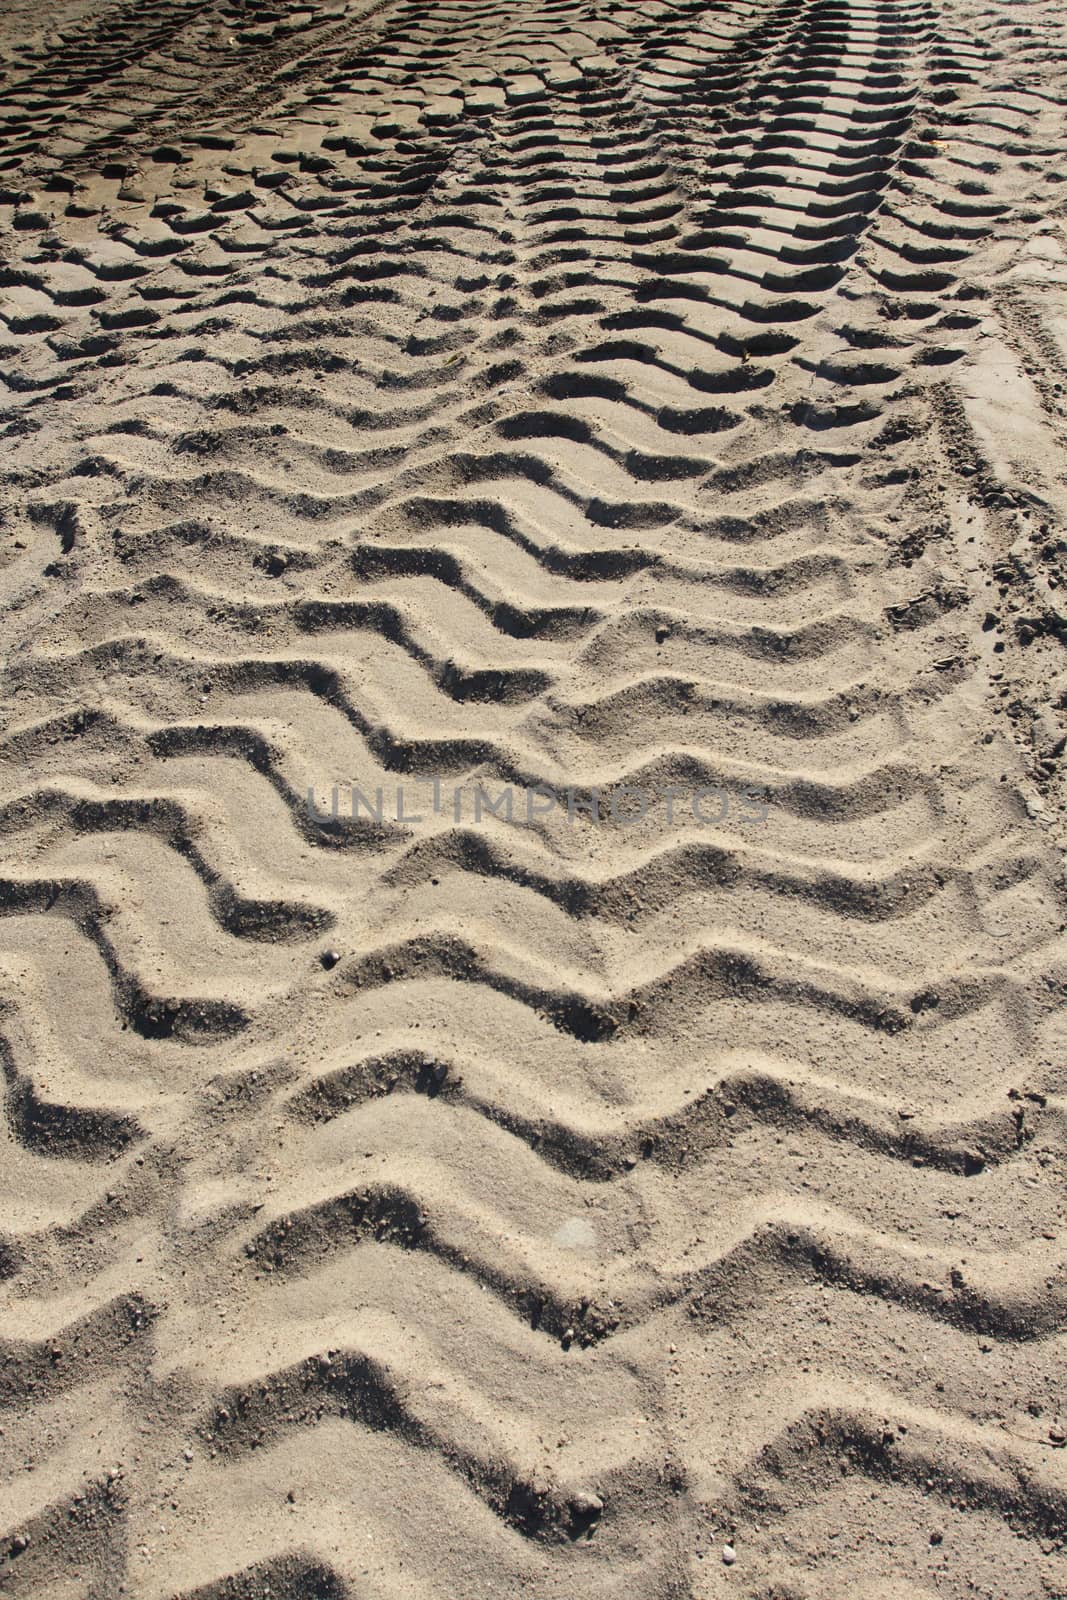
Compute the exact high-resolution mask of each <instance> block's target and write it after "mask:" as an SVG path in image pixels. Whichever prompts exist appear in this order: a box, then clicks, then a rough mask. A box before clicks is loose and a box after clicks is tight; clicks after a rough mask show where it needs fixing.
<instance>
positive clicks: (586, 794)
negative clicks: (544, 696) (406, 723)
mask: <svg viewBox="0 0 1067 1600" xmlns="http://www.w3.org/2000/svg"><path fill="white" fill-rule="evenodd" d="M769 811H770V801H769V799H768V797H767V795H766V794H765V793H760V792H759V791H757V790H747V789H746V790H735V789H730V788H726V787H725V786H724V785H721V784H719V785H707V786H705V787H702V788H699V789H695V788H692V787H682V786H675V785H673V784H671V785H668V786H667V787H666V788H662V789H652V788H647V787H643V786H639V785H637V784H632V783H622V784H616V785H614V786H613V787H611V788H605V789H599V788H578V787H576V786H574V785H568V786H567V787H565V788H558V789H556V788H549V787H548V785H547V784H535V785H534V786H533V787H532V788H527V787H524V786H523V785H519V784H505V785H504V786H503V787H502V788H500V789H499V790H498V791H497V792H496V793H495V794H490V792H489V790H488V789H487V788H486V787H485V785H484V784H482V783H474V784H470V785H466V786H463V785H460V786H456V785H452V786H451V787H450V788H449V789H447V790H446V788H445V786H444V784H443V783H442V781H441V779H440V778H426V779H423V780H422V781H421V782H418V783H415V782H413V783H411V785H410V786H406V785H404V784H397V785H396V787H395V788H392V787H390V788H388V789H386V788H385V787H383V786H381V785H379V786H378V787H377V788H375V789H373V790H372V791H371V792H370V793H368V792H367V791H366V790H364V789H361V788H359V787H358V786H357V785H356V784H354V783H349V784H337V783H335V784H333V785H332V786H331V787H330V790H329V798H328V800H327V801H326V804H325V806H320V804H319V801H318V799H317V798H316V792H315V790H314V789H313V788H310V789H308V792H307V813H308V816H309V817H310V818H311V819H312V821H313V822H317V823H320V824H321V825H323V826H326V825H328V824H329V823H331V822H338V821H340V820H341V819H342V818H348V817H351V818H352V819H353V821H365V822H377V823H385V822H398V823H412V822H424V821H425V820H426V816H427V812H430V813H432V815H434V816H450V817H451V819H452V821H453V822H457V823H458V822H468V823H473V824H474V825H475V826H477V825H479V824H483V823H484V822H485V821H486V819H487V818H490V817H491V818H494V819H495V820H497V821H502V822H525V823H527V824H528V825H530V826H532V825H533V824H534V823H535V822H541V821H545V820H547V818H548V817H550V816H551V815H553V813H558V814H559V815H560V817H562V818H563V819H565V820H566V822H567V823H568V824H569V825H570V826H572V827H573V826H574V824H575V823H576V822H579V821H580V822H593V823H603V824H614V825H615V826H616V827H620V828H629V827H633V826H634V825H635V824H636V823H639V822H644V821H645V820H646V819H651V820H653V821H659V822H662V823H665V824H666V826H667V827H673V826H675V825H676V824H678V823H681V822H686V821H689V820H692V821H693V822H695V823H698V824H701V825H703V826H704V827H709V828H710V827H722V826H723V825H724V824H728V823H742V824H746V825H747V824H751V823H754V822H765V821H766V820H767V815H768V813H769Z"/></svg>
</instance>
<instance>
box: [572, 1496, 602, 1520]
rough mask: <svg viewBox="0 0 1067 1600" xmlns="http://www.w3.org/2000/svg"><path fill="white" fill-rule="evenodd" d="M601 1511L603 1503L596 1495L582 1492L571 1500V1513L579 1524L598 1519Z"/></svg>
mask: <svg viewBox="0 0 1067 1600" xmlns="http://www.w3.org/2000/svg"><path fill="white" fill-rule="evenodd" d="M603 1509H604V1502H603V1500H601V1498H600V1496H599V1495H598V1494H587V1493H586V1492H585V1491H582V1492H580V1493H579V1494H576V1495H574V1496H573V1497H572V1499H571V1511H572V1513H573V1515H574V1516H575V1517H577V1519H578V1520H579V1521H580V1522H591V1521H592V1520H593V1518H594V1517H599V1515H600V1513H601V1512H602V1511H603Z"/></svg>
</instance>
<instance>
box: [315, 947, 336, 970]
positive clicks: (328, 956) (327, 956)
mask: <svg viewBox="0 0 1067 1600" xmlns="http://www.w3.org/2000/svg"><path fill="white" fill-rule="evenodd" d="M340 959H341V952H340V950H324V951H323V952H322V954H321V956H320V957H319V960H320V961H321V962H322V964H323V966H324V967H325V968H326V971H327V972H329V970H330V968H331V967H335V966H336V965H337V963H338V962H339V961H340Z"/></svg>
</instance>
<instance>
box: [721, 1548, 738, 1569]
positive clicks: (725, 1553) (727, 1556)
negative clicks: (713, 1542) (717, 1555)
mask: <svg viewBox="0 0 1067 1600" xmlns="http://www.w3.org/2000/svg"><path fill="white" fill-rule="evenodd" d="M736 1560H737V1551H736V1550H735V1549H734V1547H733V1545H732V1544H724V1545H723V1547H722V1564H723V1566H724V1567H732V1566H733V1564H734V1562H735V1561H736Z"/></svg>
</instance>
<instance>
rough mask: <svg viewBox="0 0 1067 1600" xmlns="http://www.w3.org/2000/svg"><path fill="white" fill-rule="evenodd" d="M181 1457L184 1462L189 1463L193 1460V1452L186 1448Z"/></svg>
mask: <svg viewBox="0 0 1067 1600" xmlns="http://www.w3.org/2000/svg"><path fill="white" fill-rule="evenodd" d="M182 1455H183V1456H184V1458H185V1460H186V1461H191V1460H192V1459H193V1452H192V1451H191V1450H189V1449H188V1448H186V1449H185V1450H183V1451H182Z"/></svg>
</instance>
